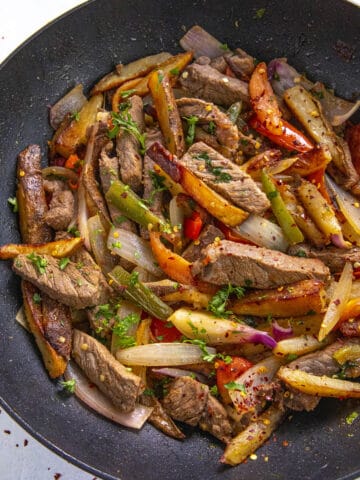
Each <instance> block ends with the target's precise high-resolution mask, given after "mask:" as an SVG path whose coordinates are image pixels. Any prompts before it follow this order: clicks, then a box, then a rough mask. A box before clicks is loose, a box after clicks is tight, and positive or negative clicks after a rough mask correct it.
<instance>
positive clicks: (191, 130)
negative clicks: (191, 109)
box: [182, 115, 199, 145]
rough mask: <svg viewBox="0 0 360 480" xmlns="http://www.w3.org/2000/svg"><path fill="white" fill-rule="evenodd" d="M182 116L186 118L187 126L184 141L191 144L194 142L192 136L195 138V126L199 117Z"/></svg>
mask: <svg viewBox="0 0 360 480" xmlns="http://www.w3.org/2000/svg"><path fill="white" fill-rule="evenodd" d="M182 118H183V119H184V120H186V123H187V126H188V130H187V135H186V138H185V142H186V144H187V145H192V144H193V143H194V138H195V127H196V124H197V123H198V121H199V118H198V117H196V116H195V115H191V116H190V117H182Z"/></svg>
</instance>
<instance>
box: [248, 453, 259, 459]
mask: <svg viewBox="0 0 360 480" xmlns="http://www.w3.org/2000/svg"><path fill="white" fill-rule="evenodd" d="M249 458H250V460H257V455H256V454H255V453H252V454H251V455H250V457H249Z"/></svg>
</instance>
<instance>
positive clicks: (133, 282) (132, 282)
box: [129, 272, 139, 287]
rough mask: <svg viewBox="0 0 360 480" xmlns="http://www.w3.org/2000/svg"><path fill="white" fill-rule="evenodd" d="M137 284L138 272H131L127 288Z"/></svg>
mask: <svg viewBox="0 0 360 480" xmlns="http://www.w3.org/2000/svg"><path fill="white" fill-rule="evenodd" d="M137 283H139V272H132V273H131V274H130V278H129V287H135V285H136V284H137Z"/></svg>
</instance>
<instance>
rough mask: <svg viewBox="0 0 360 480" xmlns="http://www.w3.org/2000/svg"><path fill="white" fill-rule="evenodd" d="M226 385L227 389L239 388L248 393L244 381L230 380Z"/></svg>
mask: <svg viewBox="0 0 360 480" xmlns="http://www.w3.org/2000/svg"><path fill="white" fill-rule="evenodd" d="M224 387H225V388H226V389H227V390H239V391H240V392H242V393H245V394H246V388H245V385H244V384H243V383H237V382H234V381H232V382H229V383H225V384H224Z"/></svg>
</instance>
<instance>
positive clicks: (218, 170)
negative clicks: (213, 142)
mask: <svg viewBox="0 0 360 480" xmlns="http://www.w3.org/2000/svg"><path fill="white" fill-rule="evenodd" d="M196 158H198V159H200V160H204V161H205V167H206V170H207V171H208V172H210V173H212V174H213V175H214V177H216V178H215V182H216V183H220V182H222V183H228V182H230V181H231V180H232V176H231V175H230V174H229V173H227V172H224V171H223V170H224V168H223V167H214V165H213V164H212V161H211V158H210V157H209V155H208V154H207V153H205V152H204V153H200V154H199V155H197V156H196Z"/></svg>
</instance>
